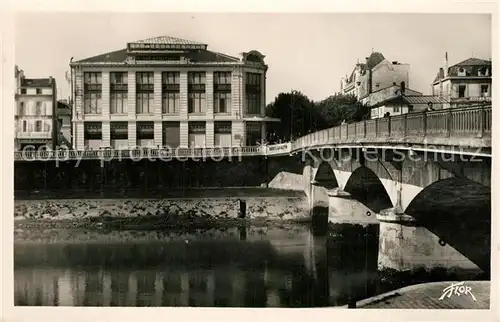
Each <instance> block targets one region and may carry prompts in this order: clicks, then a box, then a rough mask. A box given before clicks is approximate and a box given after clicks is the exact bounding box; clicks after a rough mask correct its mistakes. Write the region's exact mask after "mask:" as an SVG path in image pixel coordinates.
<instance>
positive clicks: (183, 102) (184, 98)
mask: <svg viewBox="0 0 500 322" xmlns="http://www.w3.org/2000/svg"><path fill="white" fill-rule="evenodd" d="M179 92H180V93H179V116H180V119H181V120H187V115H188V72H187V71H181V72H180V75H179ZM181 127H182V125H181ZM181 142H182V135H181ZM186 142H187V139H186Z"/></svg>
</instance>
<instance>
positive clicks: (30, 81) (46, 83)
mask: <svg viewBox="0 0 500 322" xmlns="http://www.w3.org/2000/svg"><path fill="white" fill-rule="evenodd" d="M21 86H22V87H52V79H51V78H23V79H22V81H21Z"/></svg>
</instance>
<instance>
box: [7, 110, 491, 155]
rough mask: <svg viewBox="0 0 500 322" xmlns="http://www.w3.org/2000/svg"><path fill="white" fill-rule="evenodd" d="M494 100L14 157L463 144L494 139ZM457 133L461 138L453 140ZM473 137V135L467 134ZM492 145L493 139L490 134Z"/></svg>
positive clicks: (256, 152)
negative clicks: (209, 143) (268, 140)
mask: <svg viewBox="0 0 500 322" xmlns="http://www.w3.org/2000/svg"><path fill="white" fill-rule="evenodd" d="M491 128H492V114H491V106H487V107H483V106H481V107H468V108H461V109H446V110H437V111H430V112H418V113H409V114H402V115H395V116H392V117H387V118H379V119H371V120H366V121H361V122H357V123H351V124H343V125H340V126H337V127H333V128H329V129H325V130H321V131H317V132H314V133H311V134H308V135H305V136H303V137H300V138H298V139H297V140H294V141H293V142H287V143H281V144H273V145H267V146H265V145H264V146H245V147H214V148H177V149H162V148H136V149H126V150H113V149H100V150H82V151H78V150H76V151H75V150H53V151H50V150H49V151H47V150H39V151H27V150H25V151H16V152H14V160H16V161H34V160H42V161H49V160H59V161H64V160H82V159H83V160H85V159H101V160H113V159H136V160H139V159H144V158H149V159H166V160H168V159H173V158H178V159H185V158H223V157H239V156H259V155H262V156H273V155H283V154H288V153H291V152H293V151H297V150H302V149H306V148H310V147H314V146H321V145H330V144H333V145H345V144H352V145H356V144H366V143H378V144H379V143H387V144H396V143H426V142H429V141H430V140H432V139H441V141H442V142H445V143H446V144H447V145H461V144H465V143H462V142H467V144H469V146H470V139H491ZM454 139H457V140H455V141H454ZM462 139H469V140H462ZM486 142H487V143H486V144H487V145H489V146H490V147H491V140H486Z"/></svg>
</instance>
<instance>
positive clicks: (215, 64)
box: [70, 36, 279, 149]
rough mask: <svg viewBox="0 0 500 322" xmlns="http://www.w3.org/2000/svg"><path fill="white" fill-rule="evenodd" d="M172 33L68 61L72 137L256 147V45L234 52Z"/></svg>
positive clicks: (97, 142) (85, 144) (261, 129)
mask: <svg viewBox="0 0 500 322" xmlns="http://www.w3.org/2000/svg"><path fill="white" fill-rule="evenodd" d="M207 47H208V45H206V44H203V43H199V42H194V41H190V40H183V39H178V38H173V37H167V36H163V37H157V38H149V39H145V40H140V41H135V42H130V43H128V44H127V46H126V48H125V49H122V50H118V51H114V52H109V53H105V54H101V55H98V56H94V57H91V58H87V59H83V60H79V61H76V62H71V64H70V66H71V74H72V76H71V83H72V88H73V90H72V92H73V93H74V100H73V101H74V102H75V104H74V109H73V117H72V120H73V144H74V147H75V148H76V149H84V148H91V149H95V148H101V147H111V148H127V147H135V146H154V147H158V146H168V147H170V148H177V147H214V146H216V147H219V146H224V147H229V146H255V145H257V143H258V142H260V141H262V140H264V138H265V136H266V133H265V132H266V122H276V121H279V120H277V119H269V118H266V117H265V98H266V90H265V89H266V72H267V69H268V66H267V65H266V64H265V62H264V55H262V54H261V53H259V52H258V51H256V50H252V51H249V52H245V53H242V54H241V58H237V57H232V56H229V55H226V54H222V53H217V52H213V51H209V50H208V49H207Z"/></svg>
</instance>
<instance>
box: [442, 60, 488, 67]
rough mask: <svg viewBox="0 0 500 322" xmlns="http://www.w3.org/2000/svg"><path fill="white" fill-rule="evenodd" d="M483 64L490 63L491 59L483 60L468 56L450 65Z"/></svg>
mask: <svg viewBox="0 0 500 322" xmlns="http://www.w3.org/2000/svg"><path fill="white" fill-rule="evenodd" d="M484 65H491V60H484V59H480V58H468V59H466V60H464V61H461V62H460V63H458V64H455V65H453V66H451V67H454V66H484Z"/></svg>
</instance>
